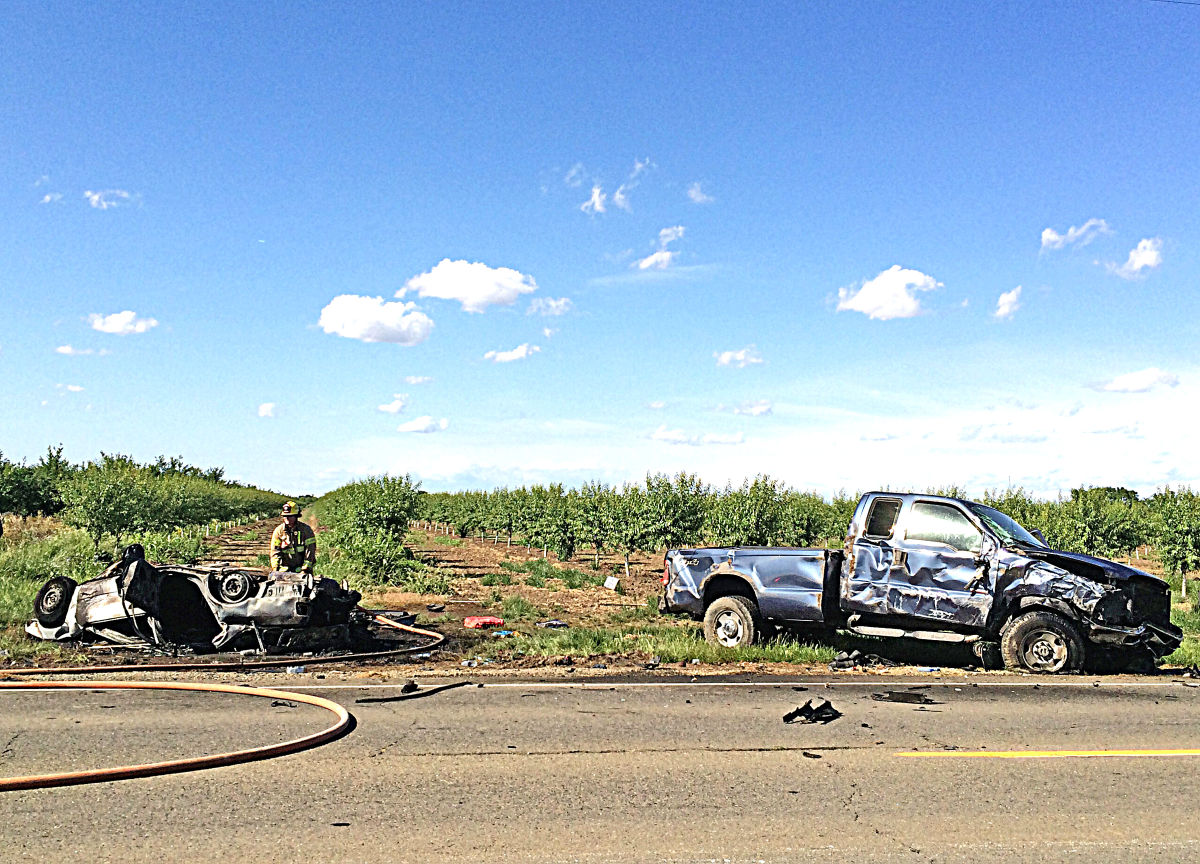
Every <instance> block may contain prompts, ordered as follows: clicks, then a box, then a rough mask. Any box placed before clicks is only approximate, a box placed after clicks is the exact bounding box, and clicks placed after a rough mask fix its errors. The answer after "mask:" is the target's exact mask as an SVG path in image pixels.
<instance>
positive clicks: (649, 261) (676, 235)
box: [631, 225, 687, 270]
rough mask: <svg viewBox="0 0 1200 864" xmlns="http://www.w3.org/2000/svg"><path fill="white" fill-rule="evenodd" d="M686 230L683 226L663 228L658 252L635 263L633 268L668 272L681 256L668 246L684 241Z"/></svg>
mask: <svg viewBox="0 0 1200 864" xmlns="http://www.w3.org/2000/svg"><path fill="white" fill-rule="evenodd" d="M685 230H687V229H685V228H684V227H683V226H682V225H672V226H671V227H670V228H663V229H662V230H661V231H659V232H658V251H657V252H654V253H653V254H651V255H647V256H646V257H645V258H641V259H639V260H637V261H634V262H633V264H632V265H631V266H633V267H636V268H637V269H638V270H666V269H667V268H668V267H670V266H671V262H672V261H674V260H675V257H676V256H677V255H678V254H679V253H678V252H676V251H673V250H670V249H668V248H667V246H668V245H670V244H671V243H674V242H675V241H676V240H681V239H683V233H684V231H685Z"/></svg>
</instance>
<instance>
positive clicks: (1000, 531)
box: [967, 502, 1047, 549]
mask: <svg viewBox="0 0 1200 864" xmlns="http://www.w3.org/2000/svg"><path fill="white" fill-rule="evenodd" d="M967 506H968V507H970V508H971V512H972V513H974V514H975V515H976V516H978V517H979V518H980V519H982V520H983V521H984V522H985V523H987V526H988V527H989V528H991V529H992V530H993V531H995V532H996V534H997V535H999V537H1000V540H1001V541H1002V542H1004V543H1023V544H1024V545H1026V546H1037V547H1039V548H1041V549H1045V548H1047V547H1046V544H1045V543H1043V542H1042V541H1040V540H1038V539H1037V538H1036V537H1034V536H1033V535H1032V534H1030V533H1029V532H1028V531H1026V530H1025V529H1024V528H1022V527H1021V526H1020V525H1018V524H1017V522H1016V520H1014V519H1013V518H1012V517H1011V516H1005V515H1004V514H1003V513H1001V512H1000V511H999V510H993V509H992V508H991V507H984V506H983V505H982V504H976V503H974V502H971V503H969V504H968V505H967Z"/></svg>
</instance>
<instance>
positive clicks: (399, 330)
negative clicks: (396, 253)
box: [317, 294, 433, 345]
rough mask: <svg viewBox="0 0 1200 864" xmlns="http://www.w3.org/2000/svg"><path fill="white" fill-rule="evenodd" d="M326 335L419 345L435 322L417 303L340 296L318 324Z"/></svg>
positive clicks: (327, 309)
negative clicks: (420, 309) (419, 308)
mask: <svg viewBox="0 0 1200 864" xmlns="http://www.w3.org/2000/svg"><path fill="white" fill-rule="evenodd" d="M317 323H318V324H319V325H320V327H321V329H322V330H324V331H325V332H326V333H333V334H336V335H338V336H344V337H345V338H347V339H359V340H361V341H363V342H390V343H392V344H395V345H419V344H420V343H422V342H424V341H425V340H426V339H428V338H429V331H430V330H432V329H433V320H432V319H431V318H430V317H429V316H428V315H426V314H425V313H424V312H421V311H419V310H418V309H417V304H415V303H397V302H391V301H385V300H384V299H383V298H382V297H360V296H358V295H357V294H339V295H338V296H337V297H334V298H333V299H332V300H330V301H329V305H327V306H326V307H325V308H324V309H322V310H321V317H320V319H319V320H318V321H317Z"/></svg>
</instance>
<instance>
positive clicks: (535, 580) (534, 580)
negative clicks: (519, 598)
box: [525, 573, 546, 588]
mask: <svg viewBox="0 0 1200 864" xmlns="http://www.w3.org/2000/svg"><path fill="white" fill-rule="evenodd" d="M525 584H526V585H528V586H529V587H530V588H545V587H546V578H545V577H544V576H539V575H538V574H537V573H534V574H533V575H531V576H527V577H526V578H525Z"/></svg>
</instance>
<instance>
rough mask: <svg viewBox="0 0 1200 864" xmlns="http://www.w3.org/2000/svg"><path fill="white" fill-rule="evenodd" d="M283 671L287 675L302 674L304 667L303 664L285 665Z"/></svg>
mask: <svg viewBox="0 0 1200 864" xmlns="http://www.w3.org/2000/svg"><path fill="white" fill-rule="evenodd" d="M283 671H284V672H286V673H287V674H289V675H303V674H304V667H303V666H287V667H285V668H284V670H283Z"/></svg>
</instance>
